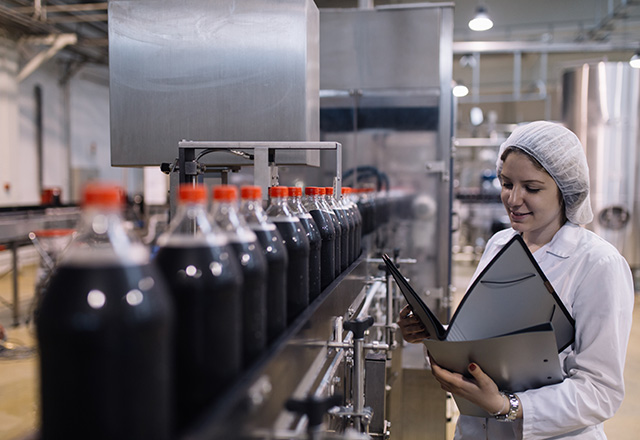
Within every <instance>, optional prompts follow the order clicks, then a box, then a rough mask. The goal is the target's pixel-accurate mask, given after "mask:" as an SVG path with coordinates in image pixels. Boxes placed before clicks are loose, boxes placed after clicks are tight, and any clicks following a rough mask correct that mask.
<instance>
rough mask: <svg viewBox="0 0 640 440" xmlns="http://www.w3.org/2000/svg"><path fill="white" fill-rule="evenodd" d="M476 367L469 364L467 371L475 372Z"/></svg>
mask: <svg viewBox="0 0 640 440" xmlns="http://www.w3.org/2000/svg"><path fill="white" fill-rule="evenodd" d="M476 367H477V365H476V364H469V371H475V369H476Z"/></svg>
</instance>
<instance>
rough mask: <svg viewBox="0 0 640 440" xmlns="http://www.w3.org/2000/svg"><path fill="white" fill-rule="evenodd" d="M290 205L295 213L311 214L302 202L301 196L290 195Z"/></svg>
mask: <svg viewBox="0 0 640 440" xmlns="http://www.w3.org/2000/svg"><path fill="white" fill-rule="evenodd" d="M289 206H290V207H291V212H292V213H293V214H295V215H305V214H309V212H308V211H307V209H306V208H305V207H304V205H303V204H302V197H301V196H291V197H289Z"/></svg>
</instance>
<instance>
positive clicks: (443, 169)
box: [425, 161, 450, 182]
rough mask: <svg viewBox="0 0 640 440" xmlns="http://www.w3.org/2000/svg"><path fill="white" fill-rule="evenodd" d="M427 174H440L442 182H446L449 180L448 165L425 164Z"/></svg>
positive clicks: (439, 162) (441, 162) (438, 162)
mask: <svg viewBox="0 0 640 440" xmlns="http://www.w3.org/2000/svg"><path fill="white" fill-rule="evenodd" d="M425 168H426V169H427V173H440V174H442V181H443V182H448V181H449V179H450V175H449V165H448V163H447V162H444V161H435V162H427V163H426V164H425Z"/></svg>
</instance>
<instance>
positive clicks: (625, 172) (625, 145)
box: [562, 62, 640, 289]
mask: <svg viewBox="0 0 640 440" xmlns="http://www.w3.org/2000/svg"><path fill="white" fill-rule="evenodd" d="M639 105H640V71H639V70H637V69H633V68H631V66H629V65H628V64H627V63H613V62H600V63H597V64H584V65H582V66H581V67H578V68H574V69H570V70H567V71H565V72H564V74H563V90H562V117H563V121H564V122H565V124H566V126H567V127H568V128H569V129H571V130H573V131H574V132H575V133H576V134H577V136H578V137H579V138H580V141H581V142H582V144H583V145H584V147H585V152H586V154H587V161H588V164H589V177H590V179H591V205H592V207H593V213H594V220H593V221H592V222H591V223H590V224H589V225H587V228H589V229H591V230H593V231H594V232H596V233H597V234H598V235H600V236H601V237H602V238H604V239H605V240H607V241H609V242H610V243H612V244H613V245H614V246H616V248H618V250H619V251H620V252H621V253H622V255H623V256H624V257H625V258H626V259H627V261H628V262H629V265H630V266H631V268H632V269H633V270H634V274H635V279H636V289H638V286H639V283H638V282H637V281H638V275H639V273H640V240H639V237H638V233H639V231H638V229H639V224H638V219H639V218H640V217H639V216H638V215H639V214H640V211H639V209H640V203H639V200H638V194H639V191H638V189H637V188H638V183H639V182H638V180H639V179H638V171H639V168H640V167H639V164H638V162H639V159H640V154H638V152H637V150H638V145H639V140H640V139H639V137H638V136H639V135H640V127H639V125H640V119H639V111H638V110H639V108H638V106H639Z"/></svg>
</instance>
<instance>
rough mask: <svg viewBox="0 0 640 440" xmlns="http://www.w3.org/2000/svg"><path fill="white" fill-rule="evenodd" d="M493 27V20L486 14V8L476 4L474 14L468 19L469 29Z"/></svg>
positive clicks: (477, 29) (484, 29)
mask: <svg viewBox="0 0 640 440" xmlns="http://www.w3.org/2000/svg"><path fill="white" fill-rule="evenodd" d="M492 27H493V21H491V19H490V18H489V15H488V14H487V8H485V7H484V6H478V8H477V9H476V16H475V17H473V19H471V21H469V29H471V30H472V31H486V30H489V29H491V28H492Z"/></svg>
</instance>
